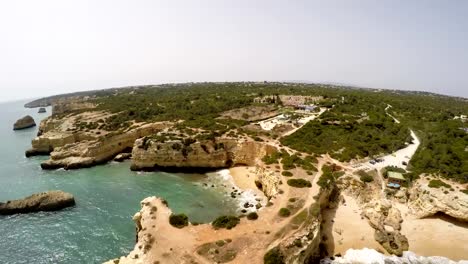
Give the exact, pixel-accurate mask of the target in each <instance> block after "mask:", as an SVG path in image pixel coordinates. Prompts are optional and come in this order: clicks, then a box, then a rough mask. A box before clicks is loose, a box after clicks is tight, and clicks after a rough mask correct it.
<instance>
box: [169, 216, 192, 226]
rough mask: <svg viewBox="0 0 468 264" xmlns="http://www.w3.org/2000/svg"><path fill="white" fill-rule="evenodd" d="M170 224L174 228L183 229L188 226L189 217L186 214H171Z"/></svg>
mask: <svg viewBox="0 0 468 264" xmlns="http://www.w3.org/2000/svg"><path fill="white" fill-rule="evenodd" d="M169 223H170V224H171V225H172V226H174V227H177V228H183V227H186V226H188V217H187V216H186V215H185V214H171V216H169Z"/></svg>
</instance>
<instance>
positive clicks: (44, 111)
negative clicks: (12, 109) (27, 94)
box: [37, 107, 47, 113]
mask: <svg viewBox="0 0 468 264" xmlns="http://www.w3.org/2000/svg"><path fill="white" fill-rule="evenodd" d="M37 112H38V113H46V112H47V111H46V109H45V107H41V108H39V111H37Z"/></svg>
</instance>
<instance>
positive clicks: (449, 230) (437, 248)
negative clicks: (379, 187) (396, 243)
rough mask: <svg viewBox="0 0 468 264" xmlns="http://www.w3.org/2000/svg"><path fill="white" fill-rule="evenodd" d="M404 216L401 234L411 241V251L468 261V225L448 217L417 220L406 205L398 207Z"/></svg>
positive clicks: (423, 254)
mask: <svg viewBox="0 0 468 264" xmlns="http://www.w3.org/2000/svg"><path fill="white" fill-rule="evenodd" d="M397 207H398V209H399V210H400V212H401V215H402V216H403V219H404V221H403V223H402V229H401V233H402V234H404V235H405V236H406V237H407V238H408V241H409V250H410V251H412V252H414V253H416V254H418V255H422V256H444V257H447V258H450V259H452V260H456V261H458V260H467V259H468V223H462V222H458V221H455V220H454V219H453V218H450V217H448V216H440V217H438V216H435V217H431V218H425V219H416V218H415V217H413V216H412V215H411V214H409V213H408V208H407V207H406V206H405V205H402V204H399V205H397Z"/></svg>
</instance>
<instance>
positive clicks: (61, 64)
mask: <svg viewBox="0 0 468 264" xmlns="http://www.w3.org/2000/svg"><path fill="white" fill-rule="evenodd" d="M467 14H468V1H463V0H460V1H456V0H453V1H449V0H446V1H444V0H439V1H429V0H421V1H409V0H404V1H396V0H388V1H374V0H370V1H358V0H354V1H350V0H343V1H330V0H327V1H325V0H324V1H311V0H303V1H291V0H289V1H274V0H233V1H223V0H211V1H210V0H193V1H188V0H187V1H181V0H168V1H156V0H154V1H137V0H133V1H130V0H128V1H123V0H99V1H98V0H89V1H84V0H76V1H69V0H56V1H50V0H41V1H37V0H30V1H24V0H14V1H6V0H5V1H3V0H2V1H1V2H0V72H1V73H0V89H1V92H2V93H1V98H0V101H5V100H11V99H18V98H31V97H37V96H46V95H51V94H56V93H63V92H72V91H78V90H89V89H98V88H108V87H117V86H127V85H137V84H157V83H166V82H187V81H242V80H271V81H274V80H303V81H314V82H335V83H345V84H354V85H361V86H368V87H377V88H378V87H382V88H395V89H406V90H426V91H432V92H437V93H443V94H450V95H459V96H464V97H468V15H467Z"/></svg>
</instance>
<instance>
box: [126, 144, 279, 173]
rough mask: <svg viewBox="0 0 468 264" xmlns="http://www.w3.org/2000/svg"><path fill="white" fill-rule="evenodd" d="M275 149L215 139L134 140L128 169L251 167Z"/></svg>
mask: <svg viewBox="0 0 468 264" xmlns="http://www.w3.org/2000/svg"><path fill="white" fill-rule="evenodd" d="M275 150H276V148H275V147H273V146H271V145H268V144H266V143H261V142H255V141H239V140H238V139H232V138H218V139H216V140H204V141H194V142H187V141H185V142H182V141H180V140H174V141H168V142H159V141H156V140H152V139H151V138H142V139H138V140H137V141H136V142H135V146H134V148H133V151H132V166H131V168H132V170H152V169H164V170H177V171H181V170H187V169H190V170H192V171H193V169H198V170H214V169H220V168H228V167H232V166H235V165H248V166H255V165H256V164H257V162H258V161H259V160H260V159H261V158H262V157H263V156H265V155H267V154H270V153H273V152H274V151H275Z"/></svg>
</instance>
